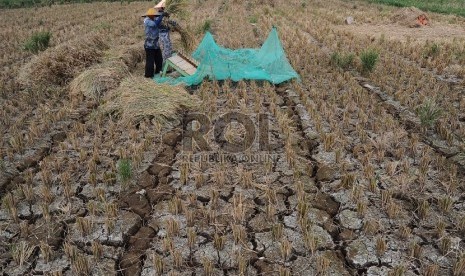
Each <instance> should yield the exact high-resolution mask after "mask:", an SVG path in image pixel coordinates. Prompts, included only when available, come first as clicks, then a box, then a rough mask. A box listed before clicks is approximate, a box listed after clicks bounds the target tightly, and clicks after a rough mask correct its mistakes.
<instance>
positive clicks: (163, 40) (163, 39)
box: [160, 32, 169, 61]
mask: <svg viewBox="0 0 465 276" xmlns="http://www.w3.org/2000/svg"><path fill="white" fill-rule="evenodd" d="M160 42H161V43H160V46H161V48H162V49H161V50H162V51H161V52H162V56H163V60H164V61H166V60H167V59H168V58H169V56H168V52H167V50H168V49H167V45H168V44H167V43H168V32H160Z"/></svg>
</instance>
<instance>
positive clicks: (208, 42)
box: [154, 28, 299, 86]
mask: <svg viewBox="0 0 465 276" xmlns="http://www.w3.org/2000/svg"><path fill="white" fill-rule="evenodd" d="M192 57H193V58H194V59H196V60H197V61H198V62H199V66H198V68H197V71H196V73H195V74H194V75H192V76H188V77H179V78H176V79H174V78H170V77H166V78H155V79H154V80H155V81H156V82H165V83H166V82H167V83H170V84H180V83H182V84H185V85H187V86H190V85H197V84H200V83H201V82H202V80H204V79H210V80H226V79H231V80H233V81H239V80H243V79H245V80H267V81H270V82H271V83H274V84H278V83H282V82H284V81H287V80H290V79H293V78H299V76H298V74H297V73H296V72H295V70H294V69H293V68H292V66H291V65H290V64H289V61H288V59H287V58H286V54H285V52H284V49H283V47H282V44H281V41H280V40H279V38H278V32H277V31H276V28H273V29H272V30H271V32H270V34H269V35H268V38H267V39H266V41H265V43H264V44H263V45H262V47H261V48H260V49H238V50H231V49H227V48H223V47H220V46H218V44H216V42H215V40H214V39H213V36H212V35H211V34H210V33H209V32H207V33H206V34H205V36H204V38H203V40H202V42H201V43H200V45H199V46H198V48H197V49H196V50H195V51H194V53H193V54H192Z"/></svg>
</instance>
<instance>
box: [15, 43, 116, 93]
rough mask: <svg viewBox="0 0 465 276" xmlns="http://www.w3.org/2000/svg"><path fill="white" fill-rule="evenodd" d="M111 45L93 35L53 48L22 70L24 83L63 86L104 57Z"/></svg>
mask: <svg viewBox="0 0 465 276" xmlns="http://www.w3.org/2000/svg"><path fill="white" fill-rule="evenodd" d="M106 49H108V45H107V44H106V43H105V42H104V41H103V39H102V37H100V36H99V35H95V34H94V35H89V36H86V37H81V38H79V39H76V40H72V41H69V42H66V43H63V44H60V45H58V46H56V47H54V48H49V49H47V50H46V51H44V52H42V53H40V54H39V55H38V56H36V57H34V58H33V59H32V60H31V61H30V62H29V63H27V64H26V65H25V66H23V68H22V69H21V72H20V74H19V77H18V80H19V83H20V84H21V85H22V86H25V87H38V86H43V87H47V86H51V85H52V86H53V85H56V86H62V85H65V84H67V83H68V82H69V81H70V80H72V79H73V78H74V77H75V76H76V75H77V74H78V73H80V72H82V70H83V69H84V68H86V67H88V66H90V65H92V64H94V63H96V62H98V61H99V60H100V59H101V57H102V56H103V53H104V51H105V50H106Z"/></svg>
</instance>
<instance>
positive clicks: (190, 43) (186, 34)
mask: <svg viewBox="0 0 465 276" xmlns="http://www.w3.org/2000/svg"><path fill="white" fill-rule="evenodd" d="M173 30H174V31H176V32H178V33H179V35H180V36H181V46H182V48H183V49H184V51H186V52H188V53H190V52H192V51H193V50H194V44H195V42H194V36H193V35H192V31H191V30H187V29H185V28H183V27H182V26H180V25H179V24H177V25H176V26H174V28H173Z"/></svg>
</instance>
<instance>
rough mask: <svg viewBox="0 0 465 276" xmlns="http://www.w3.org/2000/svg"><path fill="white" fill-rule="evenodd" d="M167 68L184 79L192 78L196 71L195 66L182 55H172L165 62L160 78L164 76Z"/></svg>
mask: <svg viewBox="0 0 465 276" xmlns="http://www.w3.org/2000/svg"><path fill="white" fill-rule="evenodd" d="M169 67H171V68H173V69H174V70H176V71H178V72H179V73H180V74H181V75H183V76H184V77H187V76H192V75H193V74H195V71H197V65H196V64H195V63H194V62H192V61H190V60H189V59H188V58H186V57H184V56H183V55H182V54H173V56H172V57H170V58H168V59H167V60H166V61H165V65H164V66H163V71H162V73H161V76H162V77H165V76H166V72H167V71H168V68H169Z"/></svg>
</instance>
